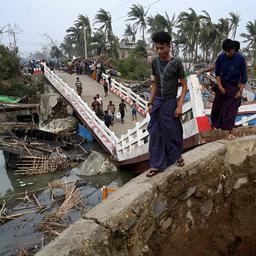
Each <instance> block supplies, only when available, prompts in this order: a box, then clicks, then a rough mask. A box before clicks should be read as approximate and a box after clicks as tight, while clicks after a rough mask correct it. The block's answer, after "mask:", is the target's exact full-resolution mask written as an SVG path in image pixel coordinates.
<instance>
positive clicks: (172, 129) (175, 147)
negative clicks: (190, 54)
mask: <svg viewBox="0 0 256 256" xmlns="http://www.w3.org/2000/svg"><path fill="white" fill-rule="evenodd" d="M152 39H153V42H154V45H155V49H156V51H157V54H158V57H156V58H155V59H154V60H153V62H152V71H153V72H152V73H153V76H154V82H153V86H152V92H151V97H150V100H149V103H148V111H149V113H150V122H149V125H148V131H149V135H150V142H149V157H150V166H151V169H150V172H149V173H148V174H147V176H148V177H152V176H154V175H155V174H157V173H158V172H161V171H164V170H165V169H166V168H167V167H168V166H170V165H172V164H173V163H175V162H176V163H177V165H178V166H183V165H184V160H183V157H182V149H183V130H182V125H181V121H180V116H181V115H182V105H183V103H184V98H185V95H186V92H187V84H186V80H185V74H184V69H183V65H182V63H181V61H180V60H179V59H175V58H174V57H172V56H171V55H170V41H171V37H170V35H169V34H168V33H166V32H163V31H161V32H156V33H155V34H154V35H153V38H152ZM179 82H180V83H181V86H182V92H181V96H180V98H179V100H177V91H178V84H179Z"/></svg>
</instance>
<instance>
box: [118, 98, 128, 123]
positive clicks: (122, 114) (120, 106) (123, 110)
mask: <svg viewBox="0 0 256 256" xmlns="http://www.w3.org/2000/svg"><path fill="white" fill-rule="evenodd" d="M125 111H126V112H127V108H126V104H125V103H124V99H122V100H121V103H120V104H119V112H120V114H121V122H122V124H123V123H124V115H125Z"/></svg>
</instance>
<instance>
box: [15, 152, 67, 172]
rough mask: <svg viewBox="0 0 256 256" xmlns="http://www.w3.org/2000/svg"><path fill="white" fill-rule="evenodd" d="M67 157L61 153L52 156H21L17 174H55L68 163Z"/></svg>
mask: <svg viewBox="0 0 256 256" xmlns="http://www.w3.org/2000/svg"><path fill="white" fill-rule="evenodd" d="M66 159H67V157H66V155H64V154H60V153H59V152H56V153H52V154H51V155H50V156H46V155H42V156H20V158H19V160H18V162H17V164H16V166H17V170H16V171H15V174H19V175H36V174H43V173H51V172H55V171H57V170H58V169H59V167H60V166H61V165H62V164H63V163H64V162H65V161H66Z"/></svg>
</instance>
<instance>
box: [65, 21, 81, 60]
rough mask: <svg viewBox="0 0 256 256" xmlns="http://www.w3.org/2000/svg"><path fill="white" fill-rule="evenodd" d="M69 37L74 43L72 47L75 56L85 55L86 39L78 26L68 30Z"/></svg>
mask: <svg viewBox="0 0 256 256" xmlns="http://www.w3.org/2000/svg"><path fill="white" fill-rule="evenodd" d="M66 32H67V36H68V37H69V38H70V40H71V41H72V45H73V46H74V54H75V55H77V56H82V55H83V53H84V52H83V49H84V47H83V44H84V37H83V31H82V30H81V29H79V28H77V27H76V26H72V27H70V28H68V29H67V30H66Z"/></svg>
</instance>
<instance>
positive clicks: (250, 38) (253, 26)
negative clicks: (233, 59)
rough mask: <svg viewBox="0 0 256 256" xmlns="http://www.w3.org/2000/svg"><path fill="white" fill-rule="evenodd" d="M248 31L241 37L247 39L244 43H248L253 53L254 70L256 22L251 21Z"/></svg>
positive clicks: (255, 59)
mask: <svg viewBox="0 0 256 256" xmlns="http://www.w3.org/2000/svg"><path fill="white" fill-rule="evenodd" d="M246 31H247V33H242V34H241V36H242V37H244V38H245V40H244V41H243V42H245V43H248V45H247V48H248V50H249V51H250V52H252V57H253V65H252V68H254V67H255V64H256V20H254V21H253V22H252V21H249V22H248V23H247V24H246Z"/></svg>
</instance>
